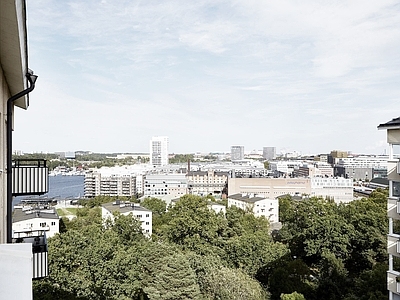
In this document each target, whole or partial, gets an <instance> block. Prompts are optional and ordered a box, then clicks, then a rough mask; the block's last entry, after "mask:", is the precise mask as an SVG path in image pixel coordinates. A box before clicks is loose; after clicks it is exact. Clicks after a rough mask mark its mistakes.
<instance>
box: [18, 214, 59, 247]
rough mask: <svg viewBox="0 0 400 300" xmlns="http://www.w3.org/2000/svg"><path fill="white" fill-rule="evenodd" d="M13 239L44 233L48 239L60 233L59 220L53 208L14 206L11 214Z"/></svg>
mask: <svg viewBox="0 0 400 300" xmlns="http://www.w3.org/2000/svg"><path fill="white" fill-rule="evenodd" d="M12 229H13V238H14V239H15V238H22V237H27V236H31V235H32V233H34V232H45V233H46V237H47V238H50V237H52V236H54V235H55V234H57V233H59V232H60V218H59V216H58V214H57V211H56V209H55V208H53V207H45V208H39V207H32V206H16V207H14V213H13V224H12Z"/></svg>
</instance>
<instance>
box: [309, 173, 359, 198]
mask: <svg viewBox="0 0 400 300" xmlns="http://www.w3.org/2000/svg"><path fill="white" fill-rule="evenodd" d="M353 192H354V187H353V180H352V179H345V178H342V177H339V178H324V177H313V178H311V193H310V196H311V197H323V198H325V197H329V198H331V199H334V200H335V202H336V203H340V202H341V203H348V202H350V201H353V200H354V198H353Z"/></svg>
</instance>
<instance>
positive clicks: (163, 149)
mask: <svg viewBox="0 0 400 300" xmlns="http://www.w3.org/2000/svg"><path fill="white" fill-rule="evenodd" d="M150 164H151V165H153V166H166V165H168V137H167V136H154V137H153V138H152V139H151V141H150Z"/></svg>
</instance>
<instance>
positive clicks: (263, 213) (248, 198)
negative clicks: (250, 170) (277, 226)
mask: <svg viewBox="0 0 400 300" xmlns="http://www.w3.org/2000/svg"><path fill="white" fill-rule="evenodd" d="M231 206H236V207H238V208H241V209H243V210H245V211H247V210H248V211H251V212H253V214H254V216H256V217H265V218H266V219H268V220H269V221H270V222H271V223H278V222H279V200H278V199H268V198H265V197H260V196H257V195H254V194H234V195H229V196H228V207H231Z"/></svg>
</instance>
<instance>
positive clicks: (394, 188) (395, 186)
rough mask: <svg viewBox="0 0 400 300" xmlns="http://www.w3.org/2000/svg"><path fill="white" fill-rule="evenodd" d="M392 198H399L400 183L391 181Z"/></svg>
mask: <svg viewBox="0 0 400 300" xmlns="http://www.w3.org/2000/svg"><path fill="white" fill-rule="evenodd" d="M392 196H393V197H400V182H398V181H393V184H392Z"/></svg>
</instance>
